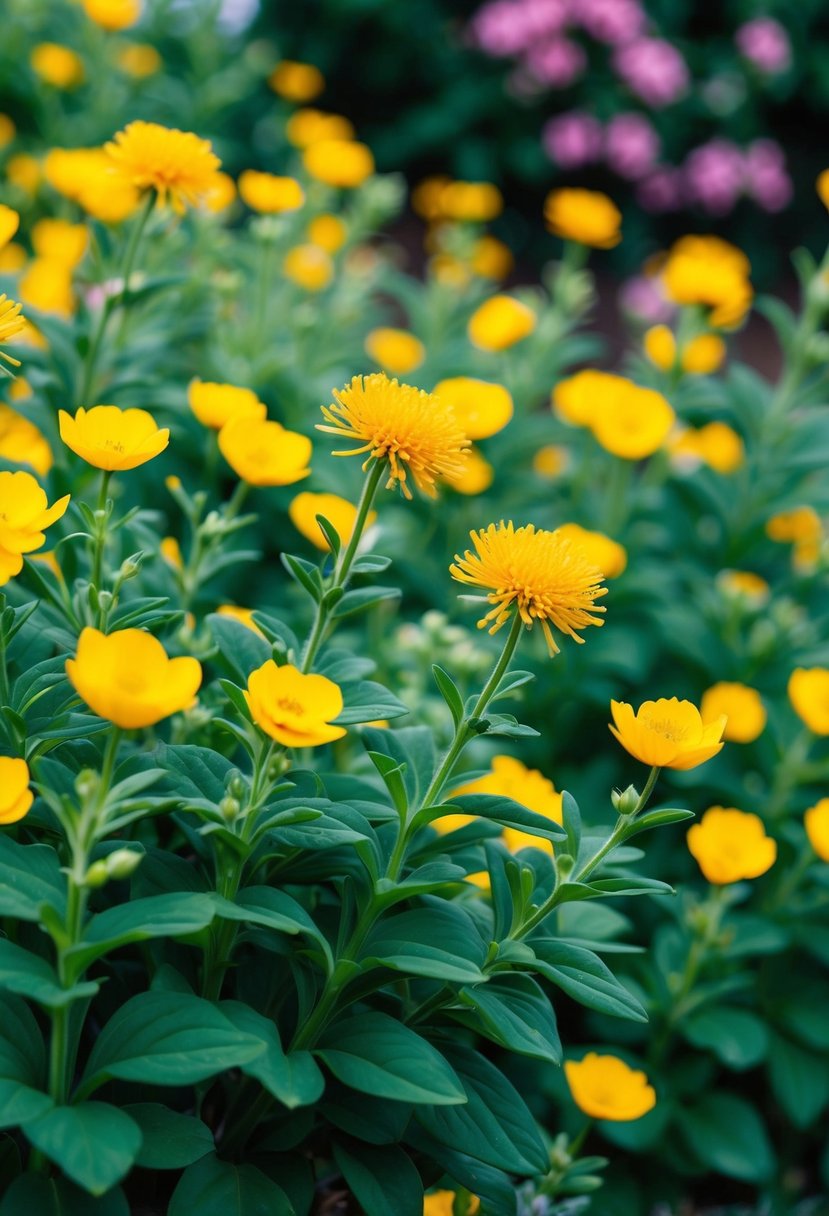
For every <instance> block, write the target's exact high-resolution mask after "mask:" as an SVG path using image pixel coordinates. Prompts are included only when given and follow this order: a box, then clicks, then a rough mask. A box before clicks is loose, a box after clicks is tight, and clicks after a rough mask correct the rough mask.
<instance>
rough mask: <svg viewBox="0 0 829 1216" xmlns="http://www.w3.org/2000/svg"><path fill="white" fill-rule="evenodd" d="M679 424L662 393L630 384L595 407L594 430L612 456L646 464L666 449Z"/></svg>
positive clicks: (591, 422) (592, 424)
mask: <svg viewBox="0 0 829 1216" xmlns="http://www.w3.org/2000/svg"><path fill="white" fill-rule="evenodd" d="M675 421H676V415H675V414H674V411H673V410H672V409H671V407H670V405H669V404H668V402H667V401H666V400H665V398H664V397H663V396H662V394H661V393H657V392H656V390H655V389H652V388H640V386H639V385H638V384H633V383H632V382H631V381H627V382H625V383H624V384H623V385H622V386H614V387H613V388H612V389H611V391H610V392H609V393H608V394H607V396H606V397H605V398H604V399H600V400H598V401H597V402H596V403H595V412H594V414H593V417H592V419H591V421H590V429H591V430H592V432H593V436H594V438H595V439H596V441H597V442H598V443H599V444H601V446H602V447H603V448H604V449H605V451H606V452H610V453H611V455H613V456H618V457H620V458H621V459H622V460H642V459H644V458H645V457H646V456H652V455H653V453H654V452H656V451H658V450H659V448H661V447H662V444H663V443H664V442H665V440H666V439H667V437H668V433H669V432H670V429H671V427H672V426H673V424H674V422H675Z"/></svg>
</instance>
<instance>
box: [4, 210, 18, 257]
mask: <svg viewBox="0 0 829 1216" xmlns="http://www.w3.org/2000/svg"><path fill="white" fill-rule="evenodd" d="M19 227H20V216H19V215H18V213H17V212H16V211H15V210H14V208H12V207H7V206H6V205H5V203H0V249H1V248H2V247H3V246H4V245H8V243H9V241H10V240H11V239H12V237H13V236H14V234H15V233H16V232H17V230H18V228H19Z"/></svg>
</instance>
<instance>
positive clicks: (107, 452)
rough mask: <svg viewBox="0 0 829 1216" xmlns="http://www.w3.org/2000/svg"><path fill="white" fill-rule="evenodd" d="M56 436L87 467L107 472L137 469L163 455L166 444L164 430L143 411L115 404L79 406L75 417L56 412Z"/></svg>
mask: <svg viewBox="0 0 829 1216" xmlns="http://www.w3.org/2000/svg"><path fill="white" fill-rule="evenodd" d="M58 417H59V420H60V437H61V439H62V440H63V442H64V443H65V444H66V446H67V447H68V448H69V449H70V450H71V451H73V452H74V453H75V454H76V455H77V456H80V457H82V459H83V460H85V461H86V462H87V464H91V465H92V466H93V468H96V469H106V470H107V472H110V473H112V472H116V471H117V472H125V471H126V470H127V469H137V468H138V466H139V465H141V464H146V463H147V461H148V460H152V459H153V457H155V456H158V454H159V453H160V452H163V451H164V449H165V448H166V447H167V444H168V443H169V442H170V431H169V428H168V427H159V426H158V425H157V423H156V421H155V419H154V418H153V416H152V414H148V413H147V411H146V410H137V409H128V410H122V409H119V407H118V406H117V405H96V406H93V407H92V409H91V410H85V409H84V408H83V406H81V407H80V409H79V410H78V412H77V413H76V415H75V417H74V418H73V417H72V415H71V414H67V412H66V410H60V412H59V415H58Z"/></svg>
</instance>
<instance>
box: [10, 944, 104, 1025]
mask: <svg viewBox="0 0 829 1216" xmlns="http://www.w3.org/2000/svg"><path fill="white" fill-rule="evenodd" d="M0 988H3V989H5V990H6V991H7V992H16V993H17V994H18V996H27V997H29V998H30V999H31V1000H33V1001H37V1002H38V1003H39V1004H41V1005H45V1006H46V1008H47V1009H59V1008H61V1007H62V1006H63V1005H69V1004H71V1003H72V1002H73V1001H77V1000H79V999H80V998H81V997H87V996H94V995H95V993H96V992H97V991H98V988H99V985H98V983H97V982H95V981H90V982H89V983H86V984H75V985H73V986H71V987H68V988H64V987H63V985H62V984H61V983H60V981H59V980H58V976H57V973H56V972H55V969H54V968H53V967H52V966H51V964H50V963H47V962H46V959H45V958H41V957H40V955H39V954H32V953H31V952H30V951H28V950H24V949H23V948H22V946H16V945H15V944H14V942H10V941H8V940H7V939H5V938H0Z"/></svg>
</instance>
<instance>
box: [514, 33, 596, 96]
mask: <svg viewBox="0 0 829 1216" xmlns="http://www.w3.org/2000/svg"><path fill="white" fill-rule="evenodd" d="M524 63H525V66H526V67H527V68H528V70H529V71H530V72H531V73H532V74H533V76H534V77H535V78H536V80H537V81H538V82H539V83H540V84H546V85H549V86H550V88H553V89H566V88H567V86H568V85H569V84H572V83H573V81H574V80H576V79H577V78H578V77H579V76H581V74H582V72H583V71H584V69H585V67H586V66H587V56H586V55H585V53H584V50H583V48H582V47H580V46H579V45H578V43H575V42H571V41H570V39H569V38H554V39H553V40H552V41H551V42H542V43H540V44H538V45H536V46H532V47H530V49H529V50H528V51H527V54H526V57H525V59H524Z"/></svg>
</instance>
